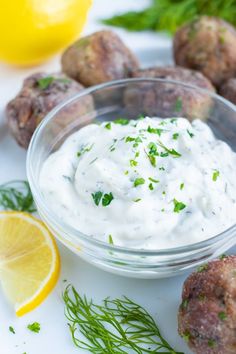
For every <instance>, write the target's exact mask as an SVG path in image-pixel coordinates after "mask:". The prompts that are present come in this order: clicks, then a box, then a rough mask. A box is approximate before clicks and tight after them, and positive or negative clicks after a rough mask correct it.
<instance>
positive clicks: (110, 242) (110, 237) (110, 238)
mask: <svg viewBox="0 0 236 354" xmlns="http://www.w3.org/2000/svg"><path fill="white" fill-rule="evenodd" d="M108 242H109V244H110V245H114V242H113V238H112V236H111V235H109V236H108Z"/></svg>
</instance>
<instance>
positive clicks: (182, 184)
mask: <svg viewBox="0 0 236 354" xmlns="http://www.w3.org/2000/svg"><path fill="white" fill-rule="evenodd" d="M179 188H180V190H181V191H182V189H184V183H181V185H180V187H179Z"/></svg>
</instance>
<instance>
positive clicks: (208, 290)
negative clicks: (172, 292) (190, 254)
mask: <svg viewBox="0 0 236 354" xmlns="http://www.w3.org/2000/svg"><path fill="white" fill-rule="evenodd" d="M178 322H179V334H180V335H181V336H182V337H184V339H185V340H186V341H187V343H188V345H189V347H190V348H191V349H192V350H193V352H194V353H196V354H235V353H236V256H228V257H224V258H223V257H222V258H221V259H218V260H214V261H211V262H209V263H208V264H206V265H203V266H200V267H199V269H198V270H197V271H196V272H194V273H193V274H191V275H190V276H189V277H188V278H187V280H186V281H185V283H184V286H183V293H182V304H181V306H180V308H179V316H178Z"/></svg>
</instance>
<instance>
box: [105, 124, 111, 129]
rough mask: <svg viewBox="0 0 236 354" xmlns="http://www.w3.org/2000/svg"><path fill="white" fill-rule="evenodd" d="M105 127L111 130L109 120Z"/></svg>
mask: <svg viewBox="0 0 236 354" xmlns="http://www.w3.org/2000/svg"><path fill="white" fill-rule="evenodd" d="M105 128H106V129H108V130H111V122H108V123H107V124H106V125H105Z"/></svg>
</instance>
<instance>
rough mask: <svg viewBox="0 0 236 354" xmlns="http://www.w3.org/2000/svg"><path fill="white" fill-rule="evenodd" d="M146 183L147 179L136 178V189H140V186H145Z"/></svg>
mask: <svg viewBox="0 0 236 354" xmlns="http://www.w3.org/2000/svg"><path fill="white" fill-rule="evenodd" d="M144 183H145V179H144V178H136V179H135V180H134V186H135V187H138V186H140V185H141V184H144Z"/></svg>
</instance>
